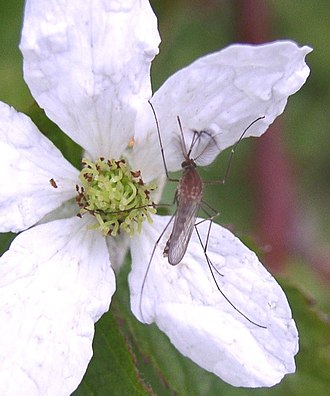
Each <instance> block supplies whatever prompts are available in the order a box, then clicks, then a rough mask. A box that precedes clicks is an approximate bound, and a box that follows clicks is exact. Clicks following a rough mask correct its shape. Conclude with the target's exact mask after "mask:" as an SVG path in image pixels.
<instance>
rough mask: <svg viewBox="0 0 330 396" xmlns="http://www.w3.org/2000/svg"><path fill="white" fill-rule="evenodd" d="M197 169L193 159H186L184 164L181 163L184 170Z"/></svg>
mask: <svg viewBox="0 0 330 396" xmlns="http://www.w3.org/2000/svg"><path fill="white" fill-rule="evenodd" d="M196 167H197V165H196V163H195V161H194V160H193V159H192V158H186V159H185V160H184V161H183V162H181V168H182V169H190V168H193V169H195V168H196Z"/></svg>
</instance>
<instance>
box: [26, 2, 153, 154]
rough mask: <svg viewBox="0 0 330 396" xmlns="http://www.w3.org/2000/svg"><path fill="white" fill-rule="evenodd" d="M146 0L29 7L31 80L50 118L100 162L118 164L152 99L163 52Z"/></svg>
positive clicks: (28, 67) (29, 4) (28, 68)
mask: <svg viewBox="0 0 330 396" xmlns="http://www.w3.org/2000/svg"><path fill="white" fill-rule="evenodd" d="M158 44H159V35H158V31H157V21H156V17H155V15H154V13H153V11H152V9H151V7H150V5H149V2H148V1H146V0H141V1H134V0H129V1H126V0H122V1H119V0H116V1H115V0H111V1H108V0H84V1H78V0H70V1H67V0H28V1H27V2H26V8H25V18H24V27H23V33H22V41H21V45H20V48H21V51H22V53H23V56H24V78H25V80H26V81H27V83H28V85H29V88H30V90H31V92H32V94H33V96H34V97H35V99H36V100H37V102H38V103H39V105H40V106H41V107H42V108H44V109H45V111H46V114H47V115H48V117H49V118H51V119H52V120H53V121H54V122H55V123H56V124H57V125H59V126H60V127H61V128H62V130H63V131H64V132H65V133H67V134H68V135H69V136H70V137H71V138H72V139H73V140H74V141H76V142H77V143H78V144H80V145H81V146H82V147H83V148H84V149H85V150H86V151H87V152H88V153H89V154H90V155H91V156H92V157H93V158H94V159H95V158H96V157H99V156H101V155H103V156H105V157H107V158H108V157H110V158H112V157H114V158H118V157H119V156H120V155H121V153H122V150H123V149H124V148H125V147H126V146H127V144H128V143H129V139H130V137H131V136H132V135H133V133H134V131H133V129H134V122H135V117H136V109H137V107H139V105H140V101H141V99H142V98H143V99H146V98H149V97H150V96H151V88H150V64H151V61H152V59H153V58H154V56H155V54H156V53H157V52H158Z"/></svg>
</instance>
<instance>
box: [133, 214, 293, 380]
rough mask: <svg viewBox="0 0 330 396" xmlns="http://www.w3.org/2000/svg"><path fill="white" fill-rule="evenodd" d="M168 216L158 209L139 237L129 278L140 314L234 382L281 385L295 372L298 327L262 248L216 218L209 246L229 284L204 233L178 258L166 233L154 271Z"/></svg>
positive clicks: (197, 360)
mask: <svg viewBox="0 0 330 396" xmlns="http://www.w3.org/2000/svg"><path fill="white" fill-rule="evenodd" d="M168 220H169V217H160V216H155V221H154V223H153V224H152V225H151V226H150V225H146V226H145V227H144V232H143V233H142V234H141V237H140V238H136V239H134V240H133V241H132V246H131V251H132V262H133V263H132V272H131V273H130V276H129V283H130V289H131V307H132V311H133V313H134V314H135V316H136V317H137V318H138V319H139V320H140V321H142V322H145V323H152V322H155V323H156V324H157V325H158V327H159V328H160V329H161V330H163V331H164V332H165V333H166V334H167V335H168V337H169V338H170V340H171V342H172V343H173V344H174V345H175V346H176V348H177V349H178V350H179V351H180V352H181V353H182V354H183V355H185V356H187V357H189V358H190V359H192V360H193V361H194V362H195V363H197V364H198V365H200V366H201V367H202V368H204V369H206V370H208V371H211V372H213V373H214V374H216V375H217V376H219V377H220V378H222V379H223V380H224V381H226V382H228V383H229V384H231V385H234V386H244V387H263V386H273V385H275V384H277V383H278V382H279V381H280V380H281V379H282V378H283V376H284V375H285V374H288V373H292V372H294V371H295V362H294V356H295V354H296V353H297V351H298V334H297V329H296V326H295V323H294V321H293V319H292V315H291V310H290V307H289V304H288V301H287V299H286V296H285V294H284V292H283V291H282V289H281V287H280V286H279V285H278V284H277V282H276V281H275V279H274V278H273V277H272V276H271V275H270V274H269V273H268V272H267V271H266V269H265V268H264V267H263V266H262V265H261V263H260V262H259V261H258V258H257V257H256V255H255V254H254V253H253V252H251V251H250V250H249V249H248V248H247V247H246V246H244V245H243V244H242V243H241V242H240V241H239V239H237V238H236V237H235V236H234V235H233V234H232V233H230V232H229V231H228V230H226V229H225V228H223V227H220V226H219V225H216V224H214V225H213V226H212V229H211V230H212V231H211V234H210V238H209V241H208V249H207V253H208V256H209V259H210V260H211V262H212V264H213V266H214V267H213V273H214V276H215V278H216V280H217V284H218V286H219V288H220V290H221V292H220V291H219V290H218V288H217V286H216V283H215V281H214V279H213V277H212V275H211V271H210V268H209V266H208V265H207V261H206V259H205V256H204V253H203V249H202V246H201V244H200V242H199V239H198V237H197V234H196V233H194V234H193V236H192V239H191V241H190V243H189V246H188V250H187V253H186V255H185V256H184V258H183V260H182V262H181V263H180V264H178V265H176V266H172V265H170V264H169V263H168V262H167V259H166V258H164V257H163V255H162V252H163V249H164V245H165V242H166V240H167V238H168V233H166V235H164V238H163V239H162V242H161V243H160V245H159V247H158V248H157V249H156V252H155V256H154V258H153V261H152V263H151V266H150V269H149V272H148V273H147V275H146V271H147V264H148V261H149V258H150V255H151V251H152V249H153V247H154V243H155V240H156V239H157V238H158V237H159V235H160V233H161V231H162V230H163V229H164V227H165V225H166V223H167V222H168ZM200 220H201V219H200ZM208 227H209V224H208V221H206V222H203V223H202V224H200V225H199V226H198V229H199V232H200V234H201V238H202V240H203V241H204V243H205V239H206V236H207V233H208ZM217 271H218V272H217ZM144 279H145V284H144V288H143V292H141V290H142V284H143V281H144ZM222 293H223V294H222ZM224 295H225V296H226V298H227V299H229V300H230V303H229V302H228V300H227V299H226V298H225V297H224ZM233 306H234V307H235V308H234V307H233ZM238 310H239V311H240V312H238Z"/></svg>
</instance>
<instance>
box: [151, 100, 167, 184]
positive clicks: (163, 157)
mask: <svg viewBox="0 0 330 396" xmlns="http://www.w3.org/2000/svg"><path fill="white" fill-rule="evenodd" d="M148 103H149V105H150V107H151V110H152V113H153V115H154V118H155V121H156V127H157V134H158V140H159V146H160V152H161V154H162V159H163V164H164V168H165V173H166V177H167V178H168V179H169V176H168V169H167V165H166V161H165V153H164V148H163V141H162V137H161V135H160V128H159V122H158V119H157V115H156V111H155V108H154V106H153V104H152V103H151V102H150V100H148Z"/></svg>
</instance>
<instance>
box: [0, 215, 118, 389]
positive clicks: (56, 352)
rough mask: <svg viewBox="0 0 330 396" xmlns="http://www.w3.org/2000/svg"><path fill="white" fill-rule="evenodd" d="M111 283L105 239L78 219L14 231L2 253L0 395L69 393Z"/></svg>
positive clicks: (89, 347) (88, 356)
mask: <svg viewBox="0 0 330 396" xmlns="http://www.w3.org/2000/svg"><path fill="white" fill-rule="evenodd" d="M114 290H115V278H114V274H113V270H112V269H111V266H110V262H109V257H108V253H107V247H106V243H105V239H104V238H102V237H101V236H100V235H99V234H98V233H97V232H96V231H90V230H87V229H86V221H85V220H84V219H79V218H77V217H76V218H71V219H66V220H57V221H55V222H52V223H48V224H43V225H39V226H36V227H34V228H32V229H30V230H28V231H25V232H23V233H22V234H20V235H19V236H18V237H17V238H16V239H15V240H14V242H13V243H12V245H11V247H10V250H9V251H7V252H6V253H5V254H4V255H3V256H2V257H1V259H0V323H1V325H0V343H1V347H0V366H1V370H0V393H1V395H21V394H25V395H29V396H33V395H38V396H39V395H54V396H55V395H56V396H59V395H69V394H71V392H72V391H73V390H74V389H75V388H76V387H77V386H78V384H79V383H80V381H81V379H82V377H83V375H84V373H85V370H86V368H87V365H88V362H89V360H90V359H91V357H92V339H93V335H94V322H95V321H97V320H98V319H99V317H100V316H101V315H102V314H103V313H104V312H106V311H107V310H108V308H109V304H110V301H111V296H112V294H113V293H114Z"/></svg>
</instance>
